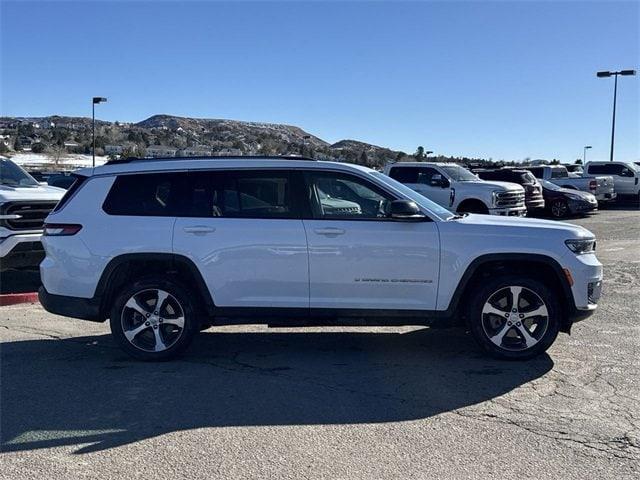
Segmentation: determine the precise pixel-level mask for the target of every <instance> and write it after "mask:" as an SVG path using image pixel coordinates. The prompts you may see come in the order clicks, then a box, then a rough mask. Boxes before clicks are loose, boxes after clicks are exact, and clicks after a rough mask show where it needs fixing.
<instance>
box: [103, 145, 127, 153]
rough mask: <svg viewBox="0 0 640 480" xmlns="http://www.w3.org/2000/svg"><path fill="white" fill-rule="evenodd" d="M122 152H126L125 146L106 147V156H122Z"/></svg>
mask: <svg viewBox="0 0 640 480" xmlns="http://www.w3.org/2000/svg"><path fill="white" fill-rule="evenodd" d="M122 152H124V146H122V145H105V146H104V154H105V155H122Z"/></svg>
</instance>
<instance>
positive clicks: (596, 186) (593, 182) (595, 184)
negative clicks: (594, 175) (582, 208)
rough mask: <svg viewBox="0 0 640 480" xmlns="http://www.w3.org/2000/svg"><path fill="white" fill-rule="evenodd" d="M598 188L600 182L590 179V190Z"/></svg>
mask: <svg viewBox="0 0 640 480" xmlns="http://www.w3.org/2000/svg"><path fill="white" fill-rule="evenodd" d="M597 189H598V182H597V181H595V180H591V181H589V190H593V191H594V192H595V191H596V190H597Z"/></svg>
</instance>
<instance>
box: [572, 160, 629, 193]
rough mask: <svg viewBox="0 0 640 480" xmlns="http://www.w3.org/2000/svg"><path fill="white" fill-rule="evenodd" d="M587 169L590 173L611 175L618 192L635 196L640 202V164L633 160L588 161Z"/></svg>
mask: <svg viewBox="0 0 640 480" xmlns="http://www.w3.org/2000/svg"><path fill="white" fill-rule="evenodd" d="M584 168H585V170H586V171H587V173H589V174H600V173H603V174H605V175H611V176H612V177H613V180H614V184H615V191H616V194H617V195H618V196H620V197H633V198H635V199H636V200H637V201H638V202H640V166H638V165H636V164H635V163H633V162H619V161H614V162H606V161H605V162H587V164H586V165H585V167H584Z"/></svg>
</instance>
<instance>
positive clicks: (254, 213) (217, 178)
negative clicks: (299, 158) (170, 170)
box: [188, 170, 302, 218]
mask: <svg viewBox="0 0 640 480" xmlns="http://www.w3.org/2000/svg"><path fill="white" fill-rule="evenodd" d="M299 188H302V186H299ZM294 190H296V189H295V188H293V182H292V178H291V174H290V173H289V172H288V171H255V170H251V171H239V172H224V171H219V172H209V171H206V172H196V171H194V172H191V174H190V186H189V194H188V197H189V198H190V203H191V204H192V208H191V212H190V213H189V214H188V216H193V217H226V218H300V215H301V214H300V209H301V207H302V205H301V204H300V202H294V200H293V195H294Z"/></svg>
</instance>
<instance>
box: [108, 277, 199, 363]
mask: <svg viewBox="0 0 640 480" xmlns="http://www.w3.org/2000/svg"><path fill="white" fill-rule="evenodd" d="M196 311H197V309H196V305H194V303H193V301H192V300H191V298H190V297H189V295H188V294H187V293H186V290H185V289H184V288H183V287H182V286H181V285H180V284H179V283H177V282H176V281H174V280H173V279H170V278H161V279H158V278H151V277H149V278H143V279H140V280H138V281H136V282H135V283H134V284H133V285H131V286H126V287H124V288H123V289H122V290H121V291H120V292H119V293H118V294H117V295H116V299H115V302H114V304H113V308H112V309H111V316H110V317H111V319H110V323H111V333H112V334H113V336H114V338H115V340H116V341H117V342H118V344H119V345H120V347H121V348H122V349H123V350H124V351H126V352H127V353H128V354H129V355H131V356H132V357H135V358H137V359H140V360H147V361H157V360H168V359H170V358H172V357H175V356H176V355H179V354H180V353H182V352H183V351H184V350H185V349H186V348H187V347H188V346H189V344H190V343H191V341H192V340H193V337H194V335H195V334H196V333H197V332H198V331H199V322H198V317H197V315H196Z"/></svg>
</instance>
